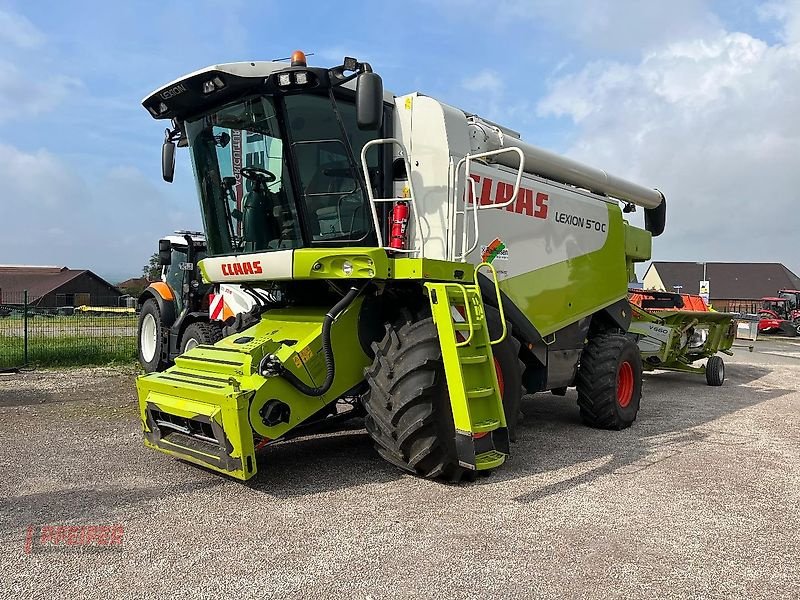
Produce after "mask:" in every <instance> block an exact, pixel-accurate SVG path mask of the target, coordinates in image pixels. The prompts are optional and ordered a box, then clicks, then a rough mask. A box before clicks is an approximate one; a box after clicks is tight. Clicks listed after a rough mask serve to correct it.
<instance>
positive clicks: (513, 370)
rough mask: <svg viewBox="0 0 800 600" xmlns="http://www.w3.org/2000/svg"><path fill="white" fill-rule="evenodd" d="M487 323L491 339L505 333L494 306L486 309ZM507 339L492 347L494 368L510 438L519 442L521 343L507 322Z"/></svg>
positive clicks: (498, 312) (498, 313)
mask: <svg viewBox="0 0 800 600" xmlns="http://www.w3.org/2000/svg"><path fill="white" fill-rule="evenodd" d="M486 321H487V323H488V327H489V334H490V335H491V338H492V339H493V340H494V339H497V338H499V337H500V335H501V334H502V332H503V326H502V323H501V322H500V311H498V310H497V309H496V308H494V307H492V306H487V307H486ZM506 329H507V334H506V339H504V340H503V341H502V342H500V343H499V344H495V345H494V346H492V354H493V355H494V367H495V371H496V372H497V383H498V384H499V385H500V396H501V398H502V399H503V412H504V413H505V416H506V427H508V437H509V439H510V440H511V441H512V442H516V441H517V423H518V421H519V414H520V413H519V411H520V404H521V403H522V366H521V365H522V363H521V361H520V359H519V346H520V343H519V341H518V340H517V339H516V338H514V337H512V335H511V324H510V323H508V322H506Z"/></svg>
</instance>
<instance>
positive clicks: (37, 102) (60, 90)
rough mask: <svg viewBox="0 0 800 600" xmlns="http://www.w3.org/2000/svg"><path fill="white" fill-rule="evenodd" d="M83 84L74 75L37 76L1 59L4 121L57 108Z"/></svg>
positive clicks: (1, 118)
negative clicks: (30, 74)
mask: <svg viewBox="0 0 800 600" xmlns="http://www.w3.org/2000/svg"><path fill="white" fill-rule="evenodd" d="M80 88H81V82H80V81H78V80H77V79H74V78H72V77H66V76H64V75H49V76H47V77H45V78H44V79H34V78H31V77H29V76H28V74H26V73H25V72H23V71H22V70H20V69H19V68H18V67H16V66H15V65H14V64H12V63H11V62H9V61H4V60H0V121H4V120H8V119H14V118H17V117H23V116H35V115H38V114H41V113H44V112H48V111H50V110H53V109H54V108H55V107H56V106H58V105H59V103H61V101H62V100H64V98H66V97H67V96H68V95H69V94H71V93H75V92H77V91H79V90H80Z"/></svg>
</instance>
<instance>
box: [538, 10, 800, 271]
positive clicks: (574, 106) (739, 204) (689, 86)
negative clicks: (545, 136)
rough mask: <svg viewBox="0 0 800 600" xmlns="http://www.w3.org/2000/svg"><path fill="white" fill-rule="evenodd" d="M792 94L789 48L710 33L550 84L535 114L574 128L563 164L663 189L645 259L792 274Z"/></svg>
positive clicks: (794, 71) (797, 60)
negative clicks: (749, 264)
mask: <svg viewBox="0 0 800 600" xmlns="http://www.w3.org/2000/svg"><path fill="white" fill-rule="evenodd" d="M795 4H797V3H795ZM798 14H799V13H798V11H797V10H794V12H792V13H791V16H792V18H793V17H794V16H797V15H798ZM789 16H790V15H788V14H787V15H784V17H783V19H784V21H785V22H788V21H787V19H788V17H789ZM798 97H800V44H798V43H795V42H787V43H782V44H775V45H770V44H768V43H767V42H765V41H763V40H759V39H756V38H754V37H752V36H750V35H747V34H743V33H731V32H719V33H718V34H716V35H713V36H706V37H704V38H702V39H691V40H686V41H681V42H675V43H671V44H667V45H664V46H661V47H660V48H658V49H653V50H651V51H650V52H648V53H647V54H645V55H644V56H642V57H641V59H640V60H639V61H638V62H635V63H625V62H614V61H612V62H609V61H606V62H593V63H590V64H588V65H586V66H585V67H584V68H583V69H581V70H579V71H578V72H575V73H572V74H568V75H563V76H560V77H557V78H555V79H554V80H553V81H552V82H551V84H550V92H549V94H548V95H547V96H546V97H545V98H544V99H542V100H541V102H540V103H539V107H538V109H539V114H540V116H562V117H567V118H569V119H571V120H572V121H573V122H574V123H575V125H576V128H577V134H576V138H575V141H574V144H573V145H572V147H571V148H570V149H569V150H568V154H570V155H571V156H573V157H575V158H577V159H579V160H583V161H585V162H588V163H590V164H592V165H595V166H598V167H602V168H606V169H608V170H609V171H611V172H614V173H616V174H619V175H622V176H628V177H630V178H632V179H634V180H635V181H639V182H641V183H644V184H647V185H652V186H657V187H659V188H660V189H662V190H663V191H664V192H665V194H666V196H667V199H668V201H669V216H668V225H667V232H666V233H665V234H664V236H663V237H661V238H658V239H657V240H655V241H654V256H655V257H656V258H661V259H665V258H675V259H687V260H775V261H780V262H784V263H786V264H787V266H790V267H792V268H794V269H798V267H800V259H799V258H798V257H797V243H796V229H797V228H796V223H795V221H796V219H794V218H793V215H794V213H795V212H796V205H797V200H798V198H797V196H798V194H800V192H798V190H800V169H798V168H797V160H798V158H797V157H798V156H800V119H798V118H797V107H798V102H797V99H798Z"/></svg>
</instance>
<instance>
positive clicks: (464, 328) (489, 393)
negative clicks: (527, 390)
mask: <svg viewBox="0 0 800 600" xmlns="http://www.w3.org/2000/svg"><path fill="white" fill-rule="evenodd" d="M425 288H426V289H427V291H428V297H429V299H430V303H431V311H432V313H433V320H434V322H435V323H436V328H437V330H438V332H439V344H440V346H441V349H442V359H443V361H444V371H445V377H446V379H447V390H448V394H449V396H450V406H451V408H452V411H453V421H454V424H455V430H456V447H457V450H458V459H459V463H460V464H461V466H463V467H467V468H471V469H477V470H483V469H492V468H495V467H497V466H499V465H501V464H502V463H503V461H504V460H505V457H506V454H507V448H508V429H507V428H506V418H505V414H504V412H503V401H502V398H501V396H500V391H499V386H498V383H497V374H496V371H495V366H494V358H493V356H492V349H491V340H490V339H489V329H488V326H487V321H486V312H485V310H484V306H483V299H482V298H481V294H480V289H479V288H478V286H477V285H461V284H458V283H426V284H425ZM451 307H457V308H458V309H460V310H458V311H457V313H456V314H459V315H462V314H463V315H464V317H463V322H456V321H454V315H453V312H452V310H453V309H452V308H451ZM486 434H489V435H491V436H492V442H493V449H491V450H486V451H483V452H480V453H476V450H475V442H474V440H475V436H476V435H477V436H479V437H480V436H484V435H486Z"/></svg>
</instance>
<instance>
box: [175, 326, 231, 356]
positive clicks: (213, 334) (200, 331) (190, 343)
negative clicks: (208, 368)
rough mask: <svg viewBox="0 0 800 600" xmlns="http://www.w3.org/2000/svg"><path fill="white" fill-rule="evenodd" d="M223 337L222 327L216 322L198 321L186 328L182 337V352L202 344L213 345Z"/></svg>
mask: <svg viewBox="0 0 800 600" xmlns="http://www.w3.org/2000/svg"><path fill="white" fill-rule="evenodd" d="M221 339H222V329H221V328H220V326H219V325H217V324H216V323H209V322H206V321H197V322H195V323H192V324H191V325H189V326H188V327H187V328H186V331H184V332H183V336H182V337H181V354H183V353H184V352H186V351H187V350H191V349H192V348H196V347H197V346H200V345H201V344H202V345H204V346H211V345H213V344H216V343H217V342H218V341H220V340H221Z"/></svg>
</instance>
